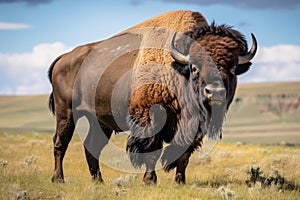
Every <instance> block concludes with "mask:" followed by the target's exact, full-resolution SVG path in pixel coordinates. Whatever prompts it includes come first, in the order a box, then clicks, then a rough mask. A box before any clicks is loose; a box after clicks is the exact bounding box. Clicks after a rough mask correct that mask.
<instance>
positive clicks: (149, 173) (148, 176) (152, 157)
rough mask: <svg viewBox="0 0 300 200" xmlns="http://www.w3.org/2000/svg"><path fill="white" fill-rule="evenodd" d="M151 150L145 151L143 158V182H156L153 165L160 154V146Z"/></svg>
mask: <svg viewBox="0 0 300 200" xmlns="http://www.w3.org/2000/svg"><path fill="white" fill-rule="evenodd" d="M154 149H156V150H154V151H153V152H148V153H145V155H144V160H145V165H146V172H145V174H144V178H143V181H144V183H145V184H147V185H150V184H156V183H157V176H156V172H155V166H156V163H157V160H158V158H159V157H160V154H161V147H157V148H154Z"/></svg>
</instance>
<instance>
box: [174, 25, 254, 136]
mask: <svg viewBox="0 0 300 200" xmlns="http://www.w3.org/2000/svg"><path fill="white" fill-rule="evenodd" d="M185 35H187V36H189V37H188V39H186V38H187V37H183V38H185V39H182V38H181V39H179V40H177V46H178V48H176V47H175V44H174V43H175V37H176V33H174V35H173V36H172V39H171V41H170V54H171V56H172V57H173V59H174V60H175V61H174V62H173V63H172V67H173V68H174V69H176V70H177V71H179V72H180V73H181V74H182V75H183V76H185V77H186V79H187V80H189V81H191V82H192V85H193V88H194V90H195V92H196V93H197V94H198V95H199V103H200V104H201V105H202V106H201V107H202V108H203V109H204V110H205V112H204V113H206V116H205V117H206V126H207V131H206V133H207V134H208V136H209V138H214V139H216V138H218V137H220V138H221V137H222V125H223V121H224V117H225V114H226V111H227V110H228V108H229V106H230V104H231V102H232V100H233V97H234V94H235V90H236V86H237V76H238V75H240V74H243V73H245V72H246V71H248V69H249V67H250V65H251V62H250V60H251V59H252V58H253V57H254V56H255V53H256V50H257V42H256V39H255V36H254V35H253V34H251V36H252V47H251V49H250V50H249V51H248V47H247V42H246V40H245V38H244V36H243V35H241V34H240V33H239V32H238V31H235V30H233V29H232V28H231V27H228V26H225V25H222V26H215V25H214V23H213V24H212V25H211V26H207V27H204V28H201V29H197V28H196V29H194V30H192V31H190V32H187V33H185ZM183 46H184V47H183ZM186 47H188V48H186ZM178 49H187V50H186V51H187V52H188V53H187V55H185V54H184V53H181V52H180V51H179V50H178Z"/></svg>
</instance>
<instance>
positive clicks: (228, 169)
mask: <svg viewBox="0 0 300 200" xmlns="http://www.w3.org/2000/svg"><path fill="white" fill-rule="evenodd" d="M125 138H126V137H125V136H114V137H113V138H112V140H113V142H114V143H117V142H118V144H120V145H123V144H124V142H125ZM53 164H54V163H53V154H52V138H51V136H50V135H48V134H38V133H31V134H0V180H1V181H0V199H18V198H19V199H26V198H27V197H30V199H226V198H235V199H298V198H299V195H300V191H299V189H298V187H299V185H300V170H296V169H299V168H300V147H299V146H294V147H289V146H286V145H282V146H265V145H243V144H240V143H236V144H233V143H225V142H219V143H218V144H217V145H216V146H215V148H214V149H213V151H212V152H211V153H210V154H209V155H208V156H206V157H204V158H202V159H200V158H199V152H196V153H195V154H193V156H192V158H191V161H190V164H189V166H188V168H187V184H186V185H177V184H175V182H174V171H173V172H170V173H165V172H164V171H163V170H158V184H157V185H152V186H146V185H144V183H143V182H142V176H143V174H140V173H136V174H133V173H125V172H121V171H118V170H115V169H112V168H110V167H107V166H105V165H103V164H102V165H101V168H102V174H103V178H104V180H105V183H104V184H97V183H95V182H93V181H92V180H91V177H90V176H89V172H88V168H87V164H86V162H85V158H84V151H83V146H82V144H81V141H80V139H79V137H78V136H77V134H75V135H74V138H73V140H72V141H71V143H70V146H69V149H68V151H67V154H66V157H65V160H64V170H65V171H64V172H65V179H66V183H65V184H53V183H51V182H50V178H51V176H52V171H53ZM251 167H254V168H256V167H260V169H261V170H262V171H264V172H266V173H271V172H272V171H274V170H277V171H278V172H280V174H281V175H282V176H283V177H284V178H285V179H286V180H288V181H290V182H291V183H293V184H295V185H296V186H297V188H296V189H294V190H291V191H290V190H280V189H279V188H278V187H277V186H276V185H272V186H270V187H262V186H261V185H259V184H257V185H253V186H251V187H248V186H247V184H246V180H248V179H249V175H248V174H247V171H249V169H250V168H251Z"/></svg>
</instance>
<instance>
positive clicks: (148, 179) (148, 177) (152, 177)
mask: <svg viewBox="0 0 300 200" xmlns="http://www.w3.org/2000/svg"><path fill="white" fill-rule="evenodd" d="M143 181H144V183H145V184H146V185H152V184H156V182H157V176H156V174H155V172H146V173H145V174H144V179H143Z"/></svg>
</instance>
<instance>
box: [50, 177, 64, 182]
mask: <svg viewBox="0 0 300 200" xmlns="http://www.w3.org/2000/svg"><path fill="white" fill-rule="evenodd" d="M51 181H52V183H64V182H65V180H64V178H63V177H57V176H52V178H51Z"/></svg>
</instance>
